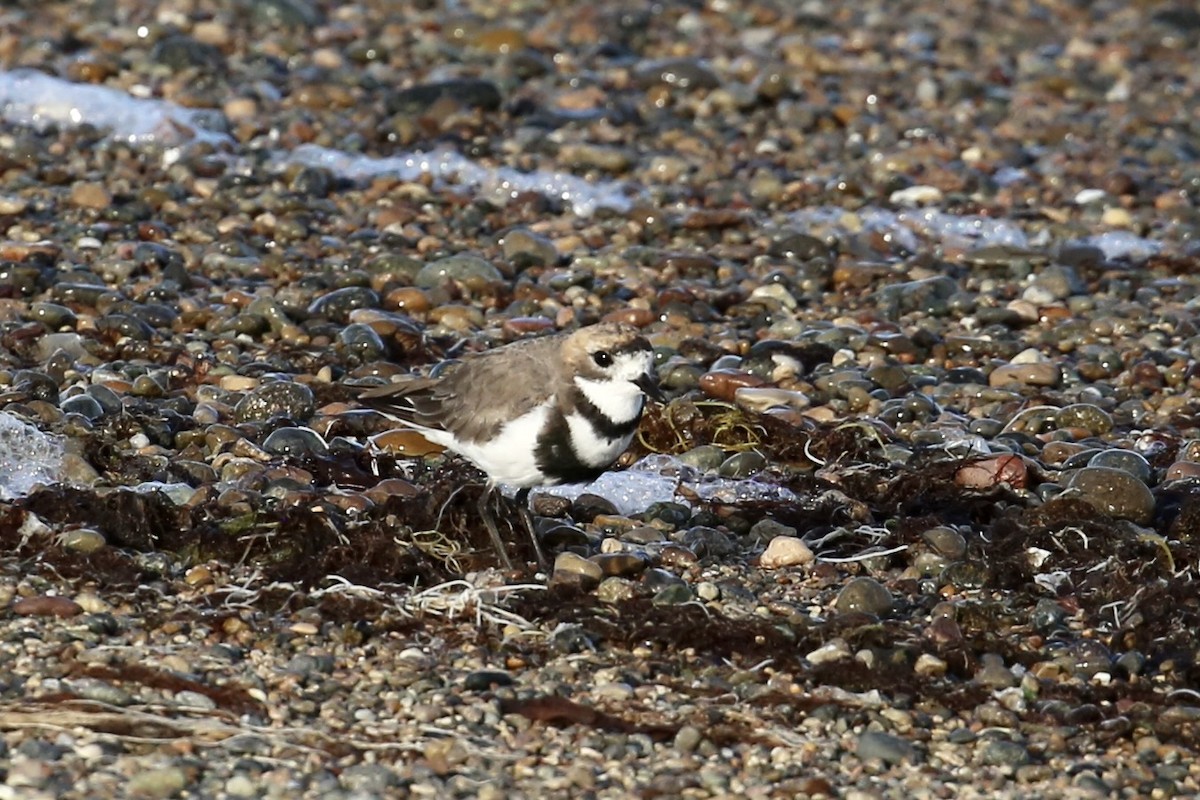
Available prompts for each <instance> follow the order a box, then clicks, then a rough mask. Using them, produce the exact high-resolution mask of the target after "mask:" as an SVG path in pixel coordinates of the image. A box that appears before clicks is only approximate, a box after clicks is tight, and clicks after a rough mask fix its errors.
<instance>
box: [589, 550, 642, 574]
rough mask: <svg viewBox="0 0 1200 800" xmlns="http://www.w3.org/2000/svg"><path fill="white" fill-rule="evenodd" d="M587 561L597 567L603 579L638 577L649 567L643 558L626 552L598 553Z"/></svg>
mask: <svg viewBox="0 0 1200 800" xmlns="http://www.w3.org/2000/svg"><path fill="white" fill-rule="evenodd" d="M588 560H589V561H591V562H592V563H594V564H596V565H597V566H599V567H600V571H601V572H602V573H603V574H604V575H605V577H613V576H617V577H628V576H631V575H638V574H640V573H641V572H643V571H644V570H645V569H646V568H647V567H648V566H649V562H648V561H647V559H646V557H645V556H642V555H639V554H637V553H627V552H621V553H600V554H599V555H594V556H592V557H591V558H590V559H588Z"/></svg>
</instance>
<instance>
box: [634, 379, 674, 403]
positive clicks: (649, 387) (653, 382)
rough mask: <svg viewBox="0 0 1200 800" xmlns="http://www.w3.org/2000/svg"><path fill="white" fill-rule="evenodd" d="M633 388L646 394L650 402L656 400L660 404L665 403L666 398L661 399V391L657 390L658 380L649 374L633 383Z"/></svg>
mask: <svg viewBox="0 0 1200 800" xmlns="http://www.w3.org/2000/svg"><path fill="white" fill-rule="evenodd" d="M633 383H634V385H635V386H637V387H638V388H639V389H641V390H642V391H643V392H645V393H646V396H647V397H649V398H650V399H651V400H657V401H658V402H660V403H665V402H666V401H667V398H665V397H663V393H662V390H661V389H659V388H658V378H657V377H655V376H654V375H651V374H650V373H646V374H645V375H642V376H641V377H639V378H638V379H637V380H636V381H634V382H633Z"/></svg>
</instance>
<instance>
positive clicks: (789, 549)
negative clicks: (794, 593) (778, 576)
mask: <svg viewBox="0 0 1200 800" xmlns="http://www.w3.org/2000/svg"><path fill="white" fill-rule="evenodd" d="M815 559H816V556H815V555H813V551H812V550H811V549H809V547H808V545H807V544H805V543H804V541H803V540H802V539H799V538H797V537H795V536H786V535H780V536H775V537H774V538H772V539H771V540H770V542H769V543H768V544H767V549H766V550H764V551H763V554H762V555H761V556H759V557H758V563H759V566H761V567H763V569H780V568H782V567H795V566H802V565H804V564H811V563H812V562H813V561H814V560H815Z"/></svg>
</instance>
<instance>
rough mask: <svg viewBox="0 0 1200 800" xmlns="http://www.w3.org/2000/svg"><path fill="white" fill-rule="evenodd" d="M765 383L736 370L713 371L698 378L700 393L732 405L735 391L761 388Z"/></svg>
mask: <svg viewBox="0 0 1200 800" xmlns="http://www.w3.org/2000/svg"><path fill="white" fill-rule="evenodd" d="M764 383H766V381H764V380H763V379H762V378H759V377H758V376H756V375H751V374H750V373H749V372H742V371H741V370H736V369H715V370H713V371H712V372H706V373H705V374H704V375H701V376H700V391H702V392H704V393H705V394H706V395H708V396H709V397H715V398H717V399H718V400H724V401H726V402H729V403H732V402H733V398H734V395H735V394H737V390H738V389H741V388H744V387H747V386H762V385H763V384H764Z"/></svg>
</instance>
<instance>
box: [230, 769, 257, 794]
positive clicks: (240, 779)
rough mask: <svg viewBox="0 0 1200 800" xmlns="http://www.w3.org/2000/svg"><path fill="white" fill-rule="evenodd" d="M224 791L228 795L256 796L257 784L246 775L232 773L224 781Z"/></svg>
mask: <svg viewBox="0 0 1200 800" xmlns="http://www.w3.org/2000/svg"><path fill="white" fill-rule="evenodd" d="M225 792H226V794H228V795H229V796H230V797H258V784H257V783H255V782H254V781H253V780H252V779H251V778H250V776H248V775H242V774H238V775H234V776H232V777H231V778H230V779H229V780H227V781H225Z"/></svg>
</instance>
